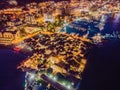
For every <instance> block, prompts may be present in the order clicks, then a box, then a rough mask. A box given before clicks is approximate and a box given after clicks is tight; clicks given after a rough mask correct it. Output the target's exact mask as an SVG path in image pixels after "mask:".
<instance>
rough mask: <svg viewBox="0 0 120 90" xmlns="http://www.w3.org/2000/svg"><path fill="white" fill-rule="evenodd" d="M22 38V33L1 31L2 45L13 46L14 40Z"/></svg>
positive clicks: (8, 30)
mask: <svg viewBox="0 0 120 90" xmlns="http://www.w3.org/2000/svg"><path fill="white" fill-rule="evenodd" d="M18 38H20V31H19V30H16V29H13V30H11V29H10V28H8V29H3V30H1V31H0V44H6V45H8V44H11V43H12V41H13V40H17V39H18Z"/></svg>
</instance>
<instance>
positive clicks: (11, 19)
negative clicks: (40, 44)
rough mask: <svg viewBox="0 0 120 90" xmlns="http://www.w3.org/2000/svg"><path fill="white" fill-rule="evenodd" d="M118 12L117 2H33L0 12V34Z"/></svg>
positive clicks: (84, 0) (119, 7)
mask: <svg viewBox="0 0 120 90" xmlns="http://www.w3.org/2000/svg"><path fill="white" fill-rule="evenodd" d="M119 11H120V3H119V1H116V2H114V0H107V1H106V0H97V1H90V0H71V1H60V2H54V1H46V2H40V3H36V2H33V3H30V4H26V5H25V6H15V7H11V8H6V9H2V10H0V24H1V26H0V32H1V33H2V32H3V28H5V29H9V28H11V27H17V31H19V32H20V29H19V28H24V26H27V25H37V26H38V27H41V26H43V27H44V29H45V27H46V24H45V23H46V22H51V23H54V24H56V23H55V22H56V20H58V22H63V21H64V20H66V21H67V22H68V23H70V22H72V21H74V20H75V19H76V17H78V18H81V17H91V16H95V17H96V16H99V15H101V14H105V13H115V12H119ZM54 24H53V25H54ZM4 32H6V33H7V31H6V30H4ZM11 34H12V33H11ZM21 34H22V33H20V35H21ZM2 35H3V34H2ZM3 38H4V37H3ZM4 39H5V38H4ZM7 41H8V40H6V43H7ZM1 44H2V43H1Z"/></svg>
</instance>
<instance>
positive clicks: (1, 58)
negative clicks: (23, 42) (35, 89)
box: [0, 49, 26, 90]
mask: <svg viewBox="0 0 120 90" xmlns="http://www.w3.org/2000/svg"><path fill="white" fill-rule="evenodd" d="M25 58H26V56H25V55H24V54H22V53H15V52H14V51H12V50H9V49H0V90H23V83H24V73H23V72H22V71H20V70H17V69H16V68H17V65H18V64H19V63H20V62H21V61H22V60H24V59H25Z"/></svg>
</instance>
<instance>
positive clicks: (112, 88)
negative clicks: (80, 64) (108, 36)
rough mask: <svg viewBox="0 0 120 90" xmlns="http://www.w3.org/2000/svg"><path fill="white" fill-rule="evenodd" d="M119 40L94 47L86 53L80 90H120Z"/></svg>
mask: <svg viewBox="0 0 120 90" xmlns="http://www.w3.org/2000/svg"><path fill="white" fill-rule="evenodd" d="M119 84H120V40H115V41H109V42H107V43H105V44H104V45H103V46H102V47H99V48H98V47H94V48H93V49H92V50H91V51H90V52H89V55H88V62H87V65H86V68H85V71H84V73H83V79H82V82H81V87H80V90H120V87H119Z"/></svg>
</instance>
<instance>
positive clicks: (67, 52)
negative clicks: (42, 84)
mask: <svg viewBox="0 0 120 90" xmlns="http://www.w3.org/2000/svg"><path fill="white" fill-rule="evenodd" d="M25 43H26V44H27V45H28V46H30V47H31V48H33V52H34V54H33V55H32V56H31V57H29V58H28V59H27V60H25V61H23V62H22V63H21V65H20V67H19V68H21V69H22V70H23V71H26V72H29V73H32V71H31V70H33V71H35V72H38V73H41V71H43V72H44V73H43V74H45V73H48V74H51V75H52V76H55V75H56V76H57V74H58V73H60V74H62V75H64V76H65V77H64V78H66V77H71V78H74V79H71V78H69V79H68V81H69V82H70V83H76V81H80V79H81V73H82V72H83V70H84V68H85V64H86V59H85V58H84V54H85V53H86V51H87V50H88V49H89V48H90V47H91V46H92V44H91V43H90V41H89V40H87V39H82V38H80V37H78V36H77V35H72V34H71V35H69V34H65V33H62V34H59V33H48V32H46V33H45V32H43V33H41V34H39V35H38V36H35V37H33V38H30V39H27V40H26V41H25ZM43 74H42V75H43ZM34 75H36V76H38V77H40V75H39V74H35V73H34ZM46 77H49V75H46ZM57 77H58V76H57ZM26 79H28V78H26ZM61 79H62V78H61ZM43 80H44V79H43ZM64 81H67V80H66V79H65V80H64ZM56 82H57V83H61V82H59V81H56ZM28 83H29V82H27V84H28ZM48 83H50V82H48ZM32 85H33V84H30V85H29V86H32ZM50 85H51V84H50ZM33 87H34V86H32V88H33ZM55 87H57V86H55ZM71 88H72V87H71ZM65 90H66V89H65ZM68 90H69V89H68ZM70 90H71V89H70ZM72 90H74V89H72ZM75 90H76V89H75Z"/></svg>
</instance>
